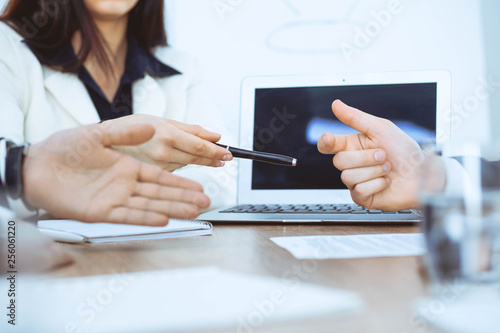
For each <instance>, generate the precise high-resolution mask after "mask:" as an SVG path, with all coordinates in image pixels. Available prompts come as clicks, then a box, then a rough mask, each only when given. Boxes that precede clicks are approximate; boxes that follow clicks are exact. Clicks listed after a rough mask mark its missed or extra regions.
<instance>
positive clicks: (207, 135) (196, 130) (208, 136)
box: [169, 120, 221, 142]
mask: <svg viewBox="0 0 500 333" xmlns="http://www.w3.org/2000/svg"><path fill="white" fill-rule="evenodd" d="M169 122H170V123H171V124H173V125H175V126H176V127H177V128H179V129H181V130H183V131H184V132H187V133H189V134H192V135H195V136H197V137H199V138H201V139H203V140H207V141H210V142H217V141H219V140H220V138H221V135H220V134H218V133H214V132H210V131H209V130H206V129H205V128H203V127H202V126H200V125H191V124H185V123H181V122H179V121H175V120H169Z"/></svg>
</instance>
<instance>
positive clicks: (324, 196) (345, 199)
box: [238, 71, 451, 204]
mask: <svg viewBox="0 0 500 333" xmlns="http://www.w3.org/2000/svg"><path fill="white" fill-rule="evenodd" d="M335 99H341V100H342V101H343V102H345V103H347V104H349V105H351V106H354V107H356V108H359V109H361V110H363V111H365V112H368V113H371V114H373V115H376V116H379V117H383V118H387V119H390V120H392V121H393V122H394V123H395V124H396V125H398V126H399V127H400V128H401V129H403V130H404V131H405V132H406V133H407V134H409V135H410V136H411V137H413V138H414V139H415V140H416V141H417V142H419V143H422V142H428V141H431V140H436V141H437V142H438V144H440V145H445V146H446V145H448V144H449V143H450V141H451V137H450V134H451V121H450V101H451V78H450V74H449V72H446V71H418V72H383V73H351V74H332V75H306V76H276V77H270V76H267V77H248V78H246V79H245V80H244V81H243V84H242V98H241V115H240V147H241V148H244V149H253V150H257V151H266V152H271V153H277V154H283V155H289V156H293V157H295V158H297V160H298V163H297V166H296V167H283V166H276V165H270V164H265V163H260V162H253V161H249V160H240V161H239V173H238V203H239V204H252V203H256V204H258V203H276V204H299V203H300V204H317V203H352V199H351V197H350V194H349V191H348V190H347V188H346V187H345V185H344V184H343V183H342V181H341V179H340V171H338V170H337V169H335V168H334V166H333V165H332V157H331V156H329V155H322V154H320V153H319V152H318V150H317V148H316V142H317V140H318V138H319V136H320V135H321V134H323V133H324V132H330V133H335V134H350V133H357V132H356V131H355V130H352V129H351V128H349V127H347V126H346V125H343V124H342V123H340V122H339V121H338V120H337V119H336V118H335V116H334V115H333V112H332V110H331V103H332V102H333V101H334V100H335Z"/></svg>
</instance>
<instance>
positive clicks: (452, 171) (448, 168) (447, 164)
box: [443, 158, 467, 195]
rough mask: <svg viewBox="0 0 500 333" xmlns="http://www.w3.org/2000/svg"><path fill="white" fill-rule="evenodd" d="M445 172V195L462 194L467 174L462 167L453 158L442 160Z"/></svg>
mask: <svg viewBox="0 0 500 333" xmlns="http://www.w3.org/2000/svg"><path fill="white" fill-rule="evenodd" d="M443 163H444V168H445V172H446V185H445V188H444V194H445V195H457V194H458V195H460V194H463V193H464V188H465V181H466V179H467V174H466V172H465V169H464V167H463V166H462V164H460V163H459V162H458V161H457V160H456V159H454V158H443Z"/></svg>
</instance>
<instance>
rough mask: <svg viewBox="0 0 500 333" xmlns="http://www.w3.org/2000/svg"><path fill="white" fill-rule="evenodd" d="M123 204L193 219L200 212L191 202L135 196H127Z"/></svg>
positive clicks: (172, 216) (175, 216)
mask: <svg viewBox="0 0 500 333" xmlns="http://www.w3.org/2000/svg"><path fill="white" fill-rule="evenodd" d="M125 206H126V207H127V208H130V209H134V210H142V211H145V212H153V213H158V214H162V215H165V216H168V217H170V218H183V219H193V218H195V217H197V216H198V215H199V214H200V210H199V208H198V206H196V205H193V204H188V203H184V202H179V201H169V200H154V199H149V198H145V197H137V196H136V197H131V198H129V199H128V201H127V203H126V204H125Z"/></svg>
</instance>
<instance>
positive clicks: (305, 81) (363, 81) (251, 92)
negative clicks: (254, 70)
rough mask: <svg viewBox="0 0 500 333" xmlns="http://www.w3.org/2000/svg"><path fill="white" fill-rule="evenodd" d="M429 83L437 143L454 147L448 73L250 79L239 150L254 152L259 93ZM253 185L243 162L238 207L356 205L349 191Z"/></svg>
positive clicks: (243, 102)
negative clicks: (434, 88)
mask: <svg viewBox="0 0 500 333" xmlns="http://www.w3.org/2000/svg"><path fill="white" fill-rule="evenodd" d="M429 82H432V83H434V82H435V83H437V92H436V141H437V143H438V144H439V145H441V146H443V147H449V146H450V143H451V121H450V115H451V76H450V73H449V72H447V71H443V70H433V71H411V72H377V73H343V74H327V75H294V76H253V77H247V78H245V79H244V80H243V82H242V85H241V110H240V138H239V146H240V147H241V148H244V149H253V135H254V113H255V91H256V89H265V88H291V87H322V86H352V85H379V84H408V83H429ZM332 102H333V101H332ZM332 167H333V165H332ZM251 181H252V161H249V160H240V161H239V166H238V200H237V201H238V203H239V204H253V203H275V204H319V203H332V202H333V203H353V201H352V199H351V196H350V194H349V191H348V190H346V189H337V190H290V189H287V190H252V184H251Z"/></svg>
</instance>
